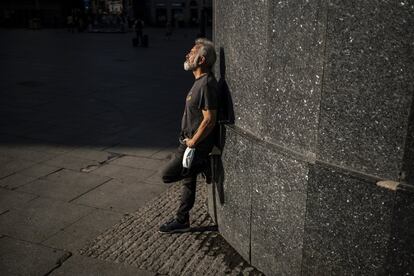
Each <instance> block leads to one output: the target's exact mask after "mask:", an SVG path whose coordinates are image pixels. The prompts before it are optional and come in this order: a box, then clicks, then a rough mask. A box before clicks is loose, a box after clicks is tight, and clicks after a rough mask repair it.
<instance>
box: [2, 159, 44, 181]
mask: <svg viewBox="0 0 414 276" xmlns="http://www.w3.org/2000/svg"><path fill="white" fill-rule="evenodd" d="M34 164H36V162H33V161H28V160H22V159H11V160H9V161H8V162H7V163H5V164H2V165H1V167H0V179H1V178H3V177H6V176H9V175H11V174H13V173H16V172H18V171H21V170H23V169H26V168H28V167H31V166H33V165H34Z"/></svg>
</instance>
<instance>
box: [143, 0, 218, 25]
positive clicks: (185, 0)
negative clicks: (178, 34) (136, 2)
mask: <svg viewBox="0 0 414 276" xmlns="http://www.w3.org/2000/svg"><path fill="white" fill-rule="evenodd" d="M146 4H147V9H148V17H147V20H148V21H149V23H150V24H153V25H157V26H165V25H166V24H167V23H168V22H170V23H171V25H173V26H175V27H184V26H190V27H191V26H198V25H200V24H203V23H204V24H205V25H211V22H212V16H211V14H212V0H149V1H147V3H146Z"/></svg>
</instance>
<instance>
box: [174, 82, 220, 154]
mask: <svg viewBox="0 0 414 276" xmlns="http://www.w3.org/2000/svg"><path fill="white" fill-rule="evenodd" d="M217 108H218V88H217V81H216V78H215V77H214V75H213V74H206V75H204V76H202V77H200V78H198V79H196V81H195V82H194V84H193V87H192V88H191V90H190V92H188V94H187V97H186V102H185V109H184V115H183V119H182V121H181V135H182V136H183V137H184V138H192V137H193V135H194V134H195V133H196V131H197V129H198V127H199V126H200V124H201V121H202V120H203V112H202V110H203V109H204V110H205V109H209V110H217ZM214 139H215V135H214V133H213V131H212V132H211V133H210V134H209V135H208V136H206V137H205V138H204V139H203V140H202V141H200V142H199V144H197V146H196V148H197V149H204V150H211V148H212V147H213V145H214V142H215V141H214Z"/></svg>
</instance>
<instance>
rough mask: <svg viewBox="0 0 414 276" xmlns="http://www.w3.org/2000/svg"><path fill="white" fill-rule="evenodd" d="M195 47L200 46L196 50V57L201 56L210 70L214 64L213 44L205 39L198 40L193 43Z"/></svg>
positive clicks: (214, 51) (214, 52)
mask: <svg viewBox="0 0 414 276" xmlns="http://www.w3.org/2000/svg"><path fill="white" fill-rule="evenodd" d="M195 45H200V48H199V50H198V56H203V57H204V58H205V60H206V65H207V66H208V67H209V68H211V67H213V65H214V63H215V62H216V58H217V57H216V50H215V48H214V43H213V42H211V41H210V40H208V39H207V38H198V39H196V41H195Z"/></svg>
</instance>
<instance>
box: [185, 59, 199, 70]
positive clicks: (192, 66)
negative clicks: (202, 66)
mask: <svg viewBox="0 0 414 276" xmlns="http://www.w3.org/2000/svg"><path fill="white" fill-rule="evenodd" d="M196 68H197V64H196V63H195V62H194V63H193V64H191V63H189V62H188V61H185V62H184V70H185V71H193V70H194V69H196Z"/></svg>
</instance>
